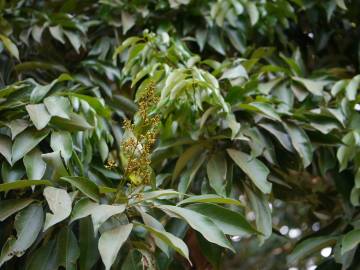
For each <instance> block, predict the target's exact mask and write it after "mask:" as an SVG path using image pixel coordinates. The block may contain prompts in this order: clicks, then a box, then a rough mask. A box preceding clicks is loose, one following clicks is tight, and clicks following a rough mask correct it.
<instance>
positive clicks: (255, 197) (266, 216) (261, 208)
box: [245, 187, 272, 244]
mask: <svg viewBox="0 0 360 270" xmlns="http://www.w3.org/2000/svg"><path fill="white" fill-rule="evenodd" d="M245 191H246V195H247V197H248V199H249V201H250V206H251V209H252V210H253V211H254V212H255V217H256V228H257V230H258V231H259V232H261V233H262V235H259V236H258V238H259V239H260V242H261V244H262V243H263V242H264V240H265V239H267V238H269V237H270V235H271V233H272V218H271V210H270V207H269V202H268V200H267V199H266V198H265V196H264V194H262V193H260V192H256V191H252V190H251V189H250V188H248V187H246V189H245Z"/></svg>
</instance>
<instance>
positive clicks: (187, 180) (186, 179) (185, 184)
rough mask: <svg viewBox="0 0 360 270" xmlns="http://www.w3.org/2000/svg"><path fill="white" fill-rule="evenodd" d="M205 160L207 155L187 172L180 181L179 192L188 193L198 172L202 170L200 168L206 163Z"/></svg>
mask: <svg viewBox="0 0 360 270" xmlns="http://www.w3.org/2000/svg"><path fill="white" fill-rule="evenodd" d="M205 159H206V155H201V156H200V158H199V159H197V160H195V161H194V163H193V164H192V166H191V168H190V169H189V170H187V171H186V172H185V173H184V174H183V175H182V176H181V179H180V182H179V185H178V190H179V191H180V192H181V193H186V191H187V190H188V188H189V187H190V185H191V183H192V181H193V180H194V178H195V176H196V174H197V172H198V170H199V169H200V167H201V166H202V164H203V163H204V161H205Z"/></svg>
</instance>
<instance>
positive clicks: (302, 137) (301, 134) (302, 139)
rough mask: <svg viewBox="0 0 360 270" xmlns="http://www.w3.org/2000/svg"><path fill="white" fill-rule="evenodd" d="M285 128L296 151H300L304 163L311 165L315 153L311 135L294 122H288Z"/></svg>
mask: <svg viewBox="0 0 360 270" xmlns="http://www.w3.org/2000/svg"><path fill="white" fill-rule="evenodd" d="M285 128H286V130H287V132H288V134H289V135H290V138H291V142H292V144H293V146H294V148H295V150H296V152H298V154H299V156H300V157H301V159H302V162H303V165H304V167H305V168H306V167H307V166H309V165H310V163H311V161H312V155H313V147H312V144H311V142H310V139H309V137H308V136H307V135H306V133H305V131H304V130H303V129H302V128H300V127H298V126H295V125H294V124H286V125H285Z"/></svg>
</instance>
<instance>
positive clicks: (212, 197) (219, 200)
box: [177, 194, 241, 206]
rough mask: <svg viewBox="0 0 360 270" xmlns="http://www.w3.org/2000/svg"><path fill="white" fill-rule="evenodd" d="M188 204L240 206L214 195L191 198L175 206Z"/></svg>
mask: <svg viewBox="0 0 360 270" xmlns="http://www.w3.org/2000/svg"><path fill="white" fill-rule="evenodd" d="M188 203H223V204H233V205H241V203H240V202H239V201H237V200H234V199H231V198H224V197H221V196H218V195H215V194H204V195H198V196H191V197H189V198H187V199H185V200H182V201H180V202H179V203H178V204H177V206H179V205H183V204H188Z"/></svg>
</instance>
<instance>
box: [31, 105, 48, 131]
mask: <svg viewBox="0 0 360 270" xmlns="http://www.w3.org/2000/svg"><path fill="white" fill-rule="evenodd" d="M26 110H27V112H28V114H29V116H30V119H31V121H32V122H33V124H34V125H35V127H36V129H37V130H40V129H43V128H44V127H46V125H47V124H48V123H49V121H50V119H51V115H50V114H49V112H48V111H47V110H46V108H45V105H44V104H34V105H27V106H26Z"/></svg>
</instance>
